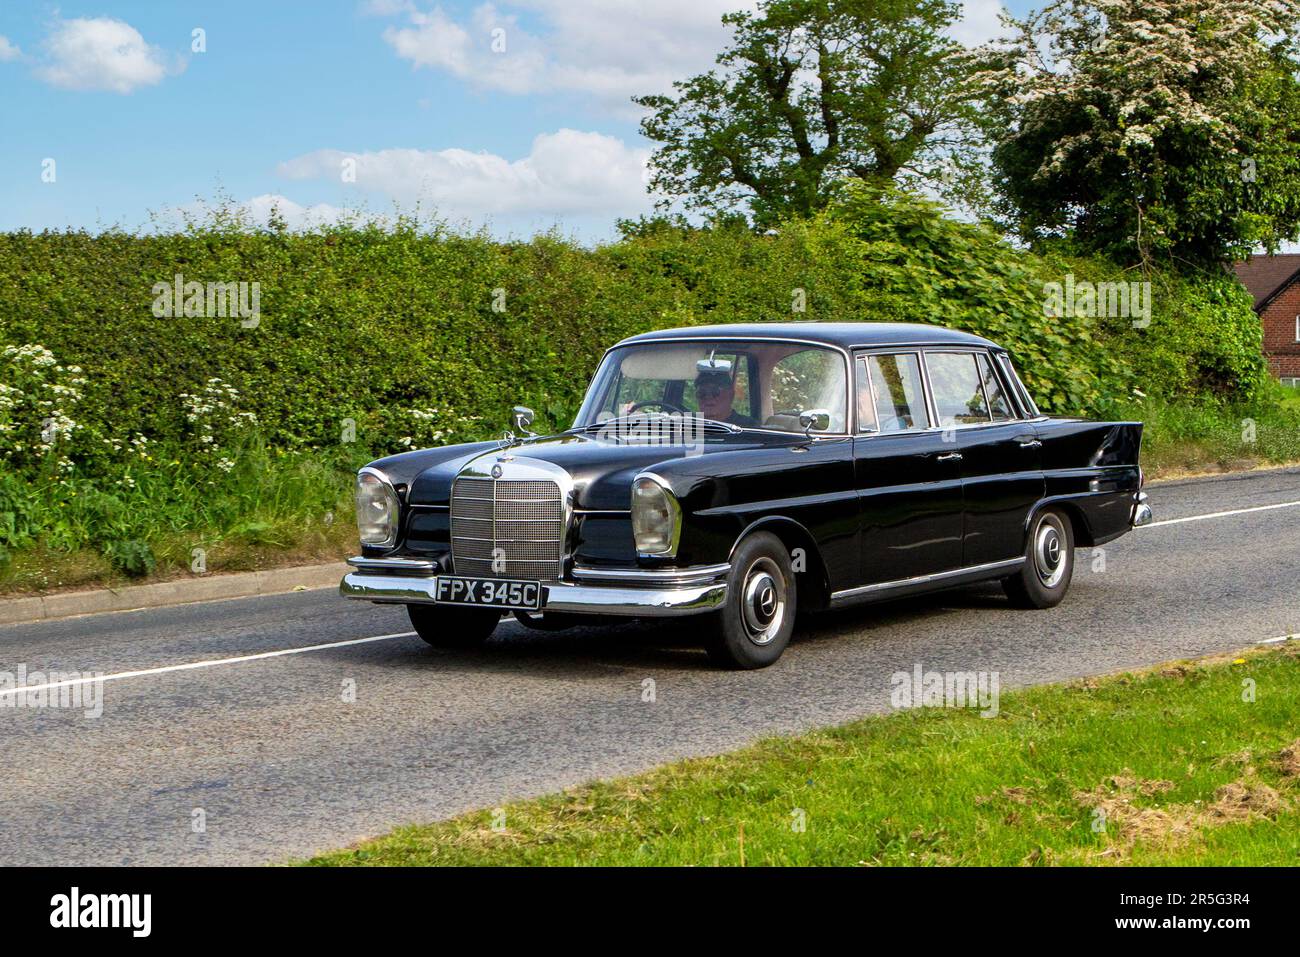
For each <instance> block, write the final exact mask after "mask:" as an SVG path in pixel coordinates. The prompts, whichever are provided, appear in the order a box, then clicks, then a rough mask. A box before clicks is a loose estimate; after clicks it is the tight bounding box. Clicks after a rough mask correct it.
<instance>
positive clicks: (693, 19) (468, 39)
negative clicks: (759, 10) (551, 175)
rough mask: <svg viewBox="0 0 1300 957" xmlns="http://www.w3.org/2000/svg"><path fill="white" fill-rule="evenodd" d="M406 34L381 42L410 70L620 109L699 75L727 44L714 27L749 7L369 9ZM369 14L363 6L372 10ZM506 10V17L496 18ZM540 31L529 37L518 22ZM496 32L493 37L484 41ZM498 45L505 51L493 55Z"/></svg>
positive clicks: (627, 4) (696, 3)
mask: <svg viewBox="0 0 1300 957" xmlns="http://www.w3.org/2000/svg"><path fill="white" fill-rule="evenodd" d="M377 2H378V4H379V5H381V6H382V8H383V9H385V10H389V11H395V10H400V11H401V12H402V13H404V14H405V20H406V22H405V24H404V25H402V26H390V27H388V28H387V29H385V30H384V40H385V41H387V43H388V44H389V45H390V46H391V47H392V48H393V50H394V52H395V53H396V54H397V55H398V56H399V57H401V58H403V59H406V60H410V61H411V63H412V64H413V65H414V66H415V67H416V68H417V69H418V68H422V67H425V68H430V69H437V70H442V71H445V72H447V73H450V74H451V75H452V76H455V77H458V78H460V79H463V80H466V81H468V82H470V83H472V84H475V85H477V86H481V87H484V88H486V89H493V90H502V91H505V92H508V93H550V92H559V91H577V92H581V93H586V94H590V95H593V96H595V97H597V98H599V99H601V100H605V101H608V102H610V103H616V104H618V105H620V106H626V104H627V101H628V98H629V97H631V96H634V95H639V94H647V93H661V92H667V91H668V90H669V89H670V88H671V85H672V81H673V80H678V79H683V78H685V77H687V76H689V75H691V74H694V73H698V72H700V71H702V70H707V69H709V68H710V67H711V66H712V65H713V58H714V57H715V56H716V55H717V53H718V51H720V50H721V49H722V48H723V46H724V45H725V43H726V40H727V37H728V31H727V30H726V29H725V28H724V27H723V25H722V22H721V17H722V14H723V13H726V12H728V11H731V10H736V9H741V8H746V7H752V6H753V5H754V4H753V3H752V2H748V0H656V2H654V3H646V2H644V0H507V2H505V3H503V4H501V5H500V6H498V5H497V4H493V3H484V4H482V5H480V6H479V7H477V8H475V10H474V11H473V12H472V13H471V14H470V16H469V17H468V19H466V20H464V21H463V22H458V21H456V20H453V19H451V18H450V17H448V16H447V15H446V14H445V13H443V11H442V10H441V8H437V7H435V8H434V9H433V10H431V11H428V12H424V11H421V10H419V9H417V8H416V7H415V6H414V5H412V4H410V3H399V2H394V0H377ZM375 6H376V4H375V3H372V4H371V7H372V9H374V8H375ZM503 8H508V9H503ZM525 12H526V13H528V14H530V15H531V17H532V18H533V19H536V20H537V21H538V22H539V25H540V29H539V30H538V32H537V33H535V34H534V33H531V32H529V31H528V30H525V29H524V28H523V27H522V26H520V19H519V14H520V13H525ZM497 30H499V31H503V32H501V33H495V34H494V32H493V31H497ZM494 42H495V43H496V45H497V47H498V48H499V47H500V45H501V44H502V42H504V50H499V49H498V50H494V48H493V45H494Z"/></svg>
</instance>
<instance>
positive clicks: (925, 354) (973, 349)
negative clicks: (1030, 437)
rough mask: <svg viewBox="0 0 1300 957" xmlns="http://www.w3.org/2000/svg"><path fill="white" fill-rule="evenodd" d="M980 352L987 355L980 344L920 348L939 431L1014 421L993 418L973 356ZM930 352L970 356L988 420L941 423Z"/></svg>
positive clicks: (981, 377)
mask: <svg viewBox="0 0 1300 957" xmlns="http://www.w3.org/2000/svg"><path fill="white" fill-rule="evenodd" d="M981 352H983V353H984V354H985V356H987V355H988V349H985V348H984V347H982V346H966V347H960V348H957V347H954V348H945V347H943V346H935V347H933V348H930V349H922V350H921V356H922V362H923V363H924V364H925V367H926V369H925V380H926V385H927V386H929V391H930V405H931V408H932V409H933V410H934V422H935V426H936V428H937V429H938V431H940V432H947V431H950V430H956V429H961V428H983V427H984V426H987V425H1006V424H1007V423H1008V422H1014V421H1016V420H1015V419H1005V420H1002V421H997V420H995V419H994V418H993V410H992V409H991V408H990V407H989V397H988V394H987V393H986V392H985V391H984V377H983V376H981V375H980V374H979V371H980V364H979V362H978V360H977V359H976V358H975V357H976V356H978V355H979V354H980V353H981ZM932 354H933V355H968V356H971V362H972V364H973V365H974V366H975V376H976V378H977V379H978V380H979V385H980V395H982V396H984V408H985V409H987V410H988V412H989V420H988V421H987V422H963V423H961V424H957V423H953V424H952V425H943V423H942V421H941V420H940V417H939V403H938V402H937V401H935V398H934V385H933V383H932V382H931V380H930V365H929V362H930V356H931V355H932Z"/></svg>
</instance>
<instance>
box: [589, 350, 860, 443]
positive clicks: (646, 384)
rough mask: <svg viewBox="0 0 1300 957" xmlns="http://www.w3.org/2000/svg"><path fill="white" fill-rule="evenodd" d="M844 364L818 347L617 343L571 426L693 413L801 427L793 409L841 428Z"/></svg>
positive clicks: (748, 425)
mask: <svg viewBox="0 0 1300 957" xmlns="http://www.w3.org/2000/svg"><path fill="white" fill-rule="evenodd" d="M846 396H847V389H846V388H845V362H844V357H843V355H842V354H840V353H839V352H837V351H835V350H833V349H828V348H826V347H824V346H812V345H807V344H804V343H794V342H763V341H743V340H740V341H737V340H717V341H712V340H707V339H698V340H691V341H690V342H646V343H637V344H634V345H629V346H620V347H619V348H617V349H614V350H612V351H611V352H610V353H609V354H608V355H607V356H606V357H605V361H604V362H603V363H602V364H601V367H600V370H599V371H598V372H597V373H596V378H595V380H594V381H593V382H592V385H591V390H590V391H589V392H588V393H587V398H586V401H584V402H583V404H582V411H581V412H579V413H578V419H577V422H576V423H575V425H576V426H577V427H579V428H581V427H588V426H594V425H599V424H601V423H604V422H610V421H613V420H615V419H620V418H624V417H626V416H631V415H653V414H654V413H667V414H670V415H691V416H700V417H702V418H705V419H710V420H713V421H716V422H723V423H726V424H728V425H731V426H735V427H738V428H742V429H768V430H771V431H777V432H799V433H802V432H803V431H804V428H803V426H801V425H800V424H799V413H800V412H808V411H812V410H814V409H820V410H822V411H825V412H826V413H827V414H828V415H829V416H830V425H829V427H828V428H827V429H826V430H825V431H827V432H845V431H847V428H846V425H847V423H846V420H845V415H846Z"/></svg>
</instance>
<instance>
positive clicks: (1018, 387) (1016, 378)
mask: <svg viewBox="0 0 1300 957" xmlns="http://www.w3.org/2000/svg"><path fill="white" fill-rule="evenodd" d="M994 356H995V357H996V358H997V360H998V362H997V364H998V365H999V366H1001V368H1002V372H1003V373H1004V375H1003V378H1006V379H1010V380H1011V384H1012V386H1013V388H1012V390H1011V391H1012V392H1014V393H1015V395H1016V401H1017V402H1019V403H1020V405H1021V406H1022V407H1023V409H1024V413H1025V418H1027V419H1029V420H1030V421H1036V420H1038V419H1040V418H1042V419H1045V418H1047V416H1045V415H1043V413H1042V411H1041V410H1040V409H1039V408H1038V402H1037V401H1035V399H1034V397H1033V396H1032V395H1030V394H1029V387H1028V386H1027V385H1025V382H1024V380H1023V379H1021V378H1020V373H1019V372H1017V371H1016V364H1015V363H1014V362H1012V361H1011V353H1009V352H1007V350H1005V349H999V350H997V351H996V352H994Z"/></svg>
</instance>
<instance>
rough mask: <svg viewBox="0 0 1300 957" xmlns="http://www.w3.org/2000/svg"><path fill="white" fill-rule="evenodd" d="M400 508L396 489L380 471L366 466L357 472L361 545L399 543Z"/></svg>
mask: <svg viewBox="0 0 1300 957" xmlns="http://www.w3.org/2000/svg"><path fill="white" fill-rule="evenodd" d="M399 509H400V505H399V504H398V501H397V493H396V492H395V491H393V486H392V485H390V484H389V482H388V479H386V478H384V476H383V474H382V473H381V472H379V471H377V470H376V469H372V468H364V469H362V470H361V471H360V472H358V473H357V532H358V533H359V534H360V535H361V544H362V545H374V546H376V547H378V548H386V547H388V546H390V545H393V544H396V542H397V522H398V515H399Z"/></svg>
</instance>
